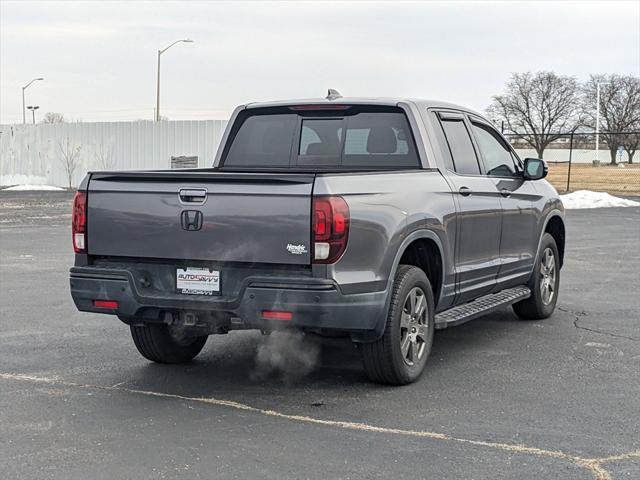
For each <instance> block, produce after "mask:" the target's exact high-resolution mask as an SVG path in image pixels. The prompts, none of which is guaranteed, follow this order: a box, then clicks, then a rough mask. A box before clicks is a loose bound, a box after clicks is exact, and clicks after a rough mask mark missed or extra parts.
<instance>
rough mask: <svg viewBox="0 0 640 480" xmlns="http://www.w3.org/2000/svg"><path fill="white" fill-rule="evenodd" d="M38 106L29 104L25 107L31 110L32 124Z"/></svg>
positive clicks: (34, 121) (34, 122)
mask: <svg viewBox="0 0 640 480" xmlns="http://www.w3.org/2000/svg"><path fill="white" fill-rule="evenodd" d="M39 108H40V106H39V105H33V106H32V105H29V106H28V107H27V110H31V118H32V120H33V124H34V125H35V124H36V110H38V109H39Z"/></svg>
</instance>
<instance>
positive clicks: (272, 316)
mask: <svg viewBox="0 0 640 480" xmlns="http://www.w3.org/2000/svg"><path fill="white" fill-rule="evenodd" d="M262 318H266V319H267V320H291V319H292V318H293V314H292V313H291V312H276V311H274V310H263V311H262Z"/></svg>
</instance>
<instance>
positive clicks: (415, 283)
mask: <svg viewBox="0 0 640 480" xmlns="http://www.w3.org/2000/svg"><path fill="white" fill-rule="evenodd" d="M411 295H415V296H414V305H417V304H418V302H420V305H422V302H424V307H423V309H422V312H421V313H420V314H416V313H417V311H418V308H414V309H411V308H410V307H411V305H412V303H411V298H410V296H411ZM409 310H413V311H412V312H409ZM433 311H434V301H433V290H432V289H431V283H429V279H428V278H427V276H426V275H425V273H424V272H423V271H422V270H421V269H419V268H417V267H414V266H411V265H400V266H399V267H398V271H397V272H396V276H395V278H394V282H393V291H392V292H391V301H390V304H389V311H388V313H387V320H386V325H385V329H384V333H383V335H382V337H381V338H380V339H379V340H377V341H375V342H372V343H365V344H363V345H362V346H361V348H360V350H361V352H362V360H363V364H364V369H365V371H366V372H367V375H368V376H369V378H370V379H371V380H373V381H374V382H377V383H384V384H388V385H406V384H408V383H411V382H414V381H415V380H416V379H417V378H418V377H419V376H420V374H421V373H422V371H423V370H424V367H425V365H426V363H427V358H428V357H429V354H430V353H431V345H432V344H433V333H434V328H435V327H434V315H433ZM412 332H415V333H412ZM403 340H404V342H403ZM414 340H415V342H414ZM407 342H408V343H409V345H408V346H407V345H406V344H407ZM401 343H403V345H404V347H403V345H401ZM411 352H413V354H411ZM410 357H411V358H410Z"/></svg>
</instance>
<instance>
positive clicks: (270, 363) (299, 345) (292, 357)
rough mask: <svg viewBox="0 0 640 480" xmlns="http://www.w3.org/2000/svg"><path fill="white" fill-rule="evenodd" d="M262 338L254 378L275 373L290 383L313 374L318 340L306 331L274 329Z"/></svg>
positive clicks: (263, 377)
mask: <svg viewBox="0 0 640 480" xmlns="http://www.w3.org/2000/svg"><path fill="white" fill-rule="evenodd" d="M262 339H263V340H262V342H261V343H260V344H259V345H258V349H257V352H256V367H255V370H254V371H253V372H252V374H251V377H252V378H253V379H255V380H264V379H266V378H267V377H271V376H275V377H277V378H279V379H280V380H282V381H283V382H285V383H291V382H293V381H295V380H298V379H300V378H302V377H304V376H305V375H308V374H309V373H311V372H312V371H313V369H314V368H315V367H316V365H317V364H318V358H319V355H320V345H319V343H318V340H317V339H314V338H312V337H311V336H309V335H305V334H304V333H303V332H297V331H283V332H273V333H272V334H271V335H266V336H264V337H262Z"/></svg>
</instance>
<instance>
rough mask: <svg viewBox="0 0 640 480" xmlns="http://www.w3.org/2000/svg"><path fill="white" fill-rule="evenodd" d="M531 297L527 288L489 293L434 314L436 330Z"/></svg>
mask: <svg viewBox="0 0 640 480" xmlns="http://www.w3.org/2000/svg"><path fill="white" fill-rule="evenodd" d="M530 296H531V290H529V288H528V287H525V286H521V287H514V288H507V289H506V290H502V291H501V292H498V293H490V294H489V295H485V296H484V297H480V298H476V299H475V300H473V301H471V302H469V303H465V304H463V305H458V306H457V307H453V308H450V309H449V310H445V311H444V312H440V313H438V314H436V325H435V327H436V328H437V329H442V328H448V327H453V326H455V325H460V324H461V323H465V322H468V321H469V320H473V319H474V318H478V317H481V316H483V315H486V314H487V313H491V312H493V311H495V310H498V309H500V308H502V307H506V306H508V305H511V304H513V303H516V302H519V301H520V300H525V299H527V298H529V297H530Z"/></svg>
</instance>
